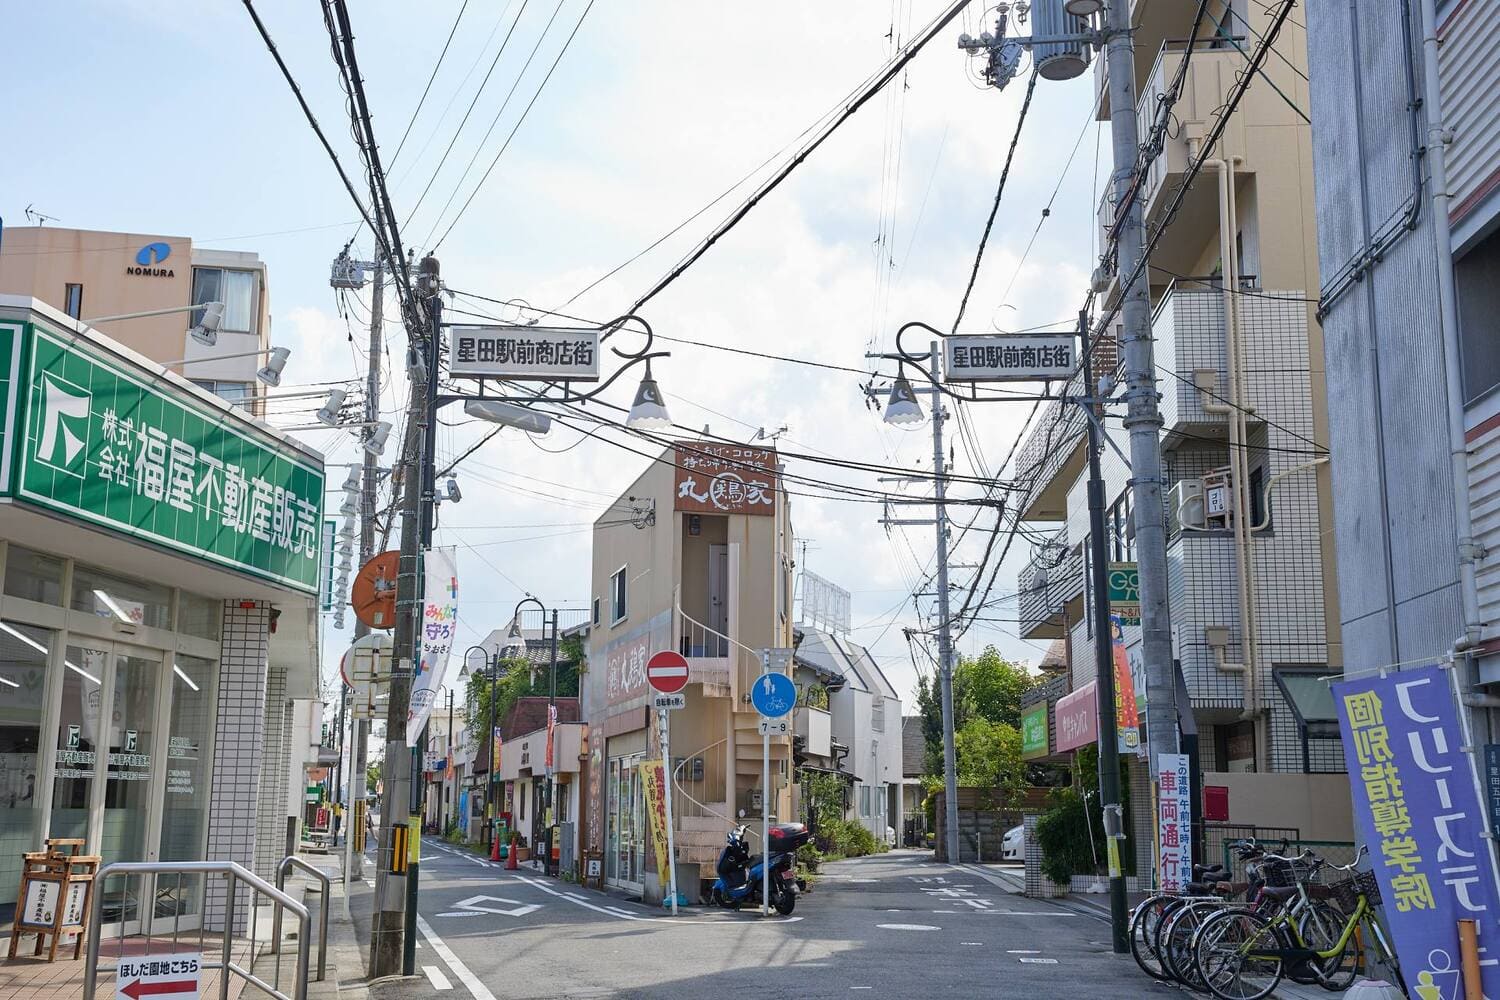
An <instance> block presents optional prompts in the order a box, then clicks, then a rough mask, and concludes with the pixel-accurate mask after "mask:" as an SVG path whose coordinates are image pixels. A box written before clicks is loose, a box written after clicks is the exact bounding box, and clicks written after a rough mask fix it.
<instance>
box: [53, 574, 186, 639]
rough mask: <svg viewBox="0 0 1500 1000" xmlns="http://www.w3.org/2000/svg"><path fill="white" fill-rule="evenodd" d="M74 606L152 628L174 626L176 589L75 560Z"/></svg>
mask: <svg viewBox="0 0 1500 1000" xmlns="http://www.w3.org/2000/svg"><path fill="white" fill-rule="evenodd" d="M73 610H74V611H88V612H92V613H93V614H96V615H98V616H99V617H101V618H113V619H116V620H118V621H124V622H132V623H134V624H136V625H146V626H148V627H150V628H171V627H172V591H171V590H170V589H168V588H167V587H162V586H158V585H156V584H152V583H142V582H141V581H139V580H127V579H125V578H124V577H119V576H114V575H112V574H109V573H105V572H103V571H102V570H97V569H93V568H91V567H88V566H84V565H82V564H77V563H75V564H74V566H73Z"/></svg>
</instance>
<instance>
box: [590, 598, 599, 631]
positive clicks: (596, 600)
mask: <svg viewBox="0 0 1500 1000" xmlns="http://www.w3.org/2000/svg"><path fill="white" fill-rule="evenodd" d="M590 623H591V624H593V625H598V624H599V598H597V597H596V598H594V614H593V617H592V618H591V619H590Z"/></svg>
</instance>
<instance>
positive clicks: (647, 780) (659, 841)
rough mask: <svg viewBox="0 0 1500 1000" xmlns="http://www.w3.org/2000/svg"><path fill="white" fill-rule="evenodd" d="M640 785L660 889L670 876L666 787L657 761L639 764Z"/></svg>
mask: <svg viewBox="0 0 1500 1000" xmlns="http://www.w3.org/2000/svg"><path fill="white" fill-rule="evenodd" d="M641 784H642V785H644V786H645V790H646V814H647V816H649V817H650V822H651V843H652V845H653V846H654V847H655V848H656V874H657V877H659V878H660V879H661V884H662V889H663V891H666V886H667V883H668V881H669V880H670V878H671V876H670V875H669V874H668V872H667V786H666V783H665V771H664V769H663V768H662V763H661V761H659V760H647V761H642V762H641Z"/></svg>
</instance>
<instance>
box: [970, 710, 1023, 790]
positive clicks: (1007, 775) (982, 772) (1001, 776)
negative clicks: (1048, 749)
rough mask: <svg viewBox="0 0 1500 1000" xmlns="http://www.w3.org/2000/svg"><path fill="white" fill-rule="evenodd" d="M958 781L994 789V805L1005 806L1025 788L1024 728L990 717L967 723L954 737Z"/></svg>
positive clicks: (971, 785) (974, 786)
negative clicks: (1022, 739)
mask: <svg viewBox="0 0 1500 1000" xmlns="http://www.w3.org/2000/svg"><path fill="white" fill-rule="evenodd" d="M953 744H954V752H955V756H956V758H957V764H958V783H959V784H960V785H966V786H968V787H971V788H980V789H985V790H987V791H988V790H993V792H994V793H995V797H996V802H995V805H997V806H999V807H1001V808H1004V807H1005V806H1007V805H1009V804H1010V803H1011V802H1012V801H1013V800H1014V799H1016V798H1017V797H1019V796H1020V795H1021V794H1022V792H1023V791H1024V790H1025V788H1026V764H1025V762H1024V761H1023V760H1021V731H1020V730H1019V729H1017V728H1016V727H1015V726H1011V725H1007V724H1006V723H1003V722H992V721H990V720H989V719H984V718H973V719H970V720H969V721H967V722H965V723H964V725H963V728H962V729H960V730H959V731H958V732H957V733H955V734H954V737H953Z"/></svg>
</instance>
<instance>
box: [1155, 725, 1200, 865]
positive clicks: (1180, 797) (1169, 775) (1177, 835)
mask: <svg viewBox="0 0 1500 1000" xmlns="http://www.w3.org/2000/svg"><path fill="white" fill-rule="evenodd" d="M1156 759H1157V781H1156V787H1157V795H1156V851H1157V865H1156V870H1157V873H1158V876H1159V880H1160V886H1161V891H1162V892H1182V891H1183V890H1184V889H1186V888H1187V884H1188V881H1189V880H1190V879H1191V877H1192V874H1193V865H1192V861H1191V854H1190V851H1189V846H1190V845H1191V844H1192V842H1193V831H1192V823H1193V819H1192V816H1193V813H1192V805H1193V804H1192V787H1193V786H1192V781H1191V780H1190V779H1189V778H1188V755H1187V754H1185V753H1162V754H1157V755H1156Z"/></svg>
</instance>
